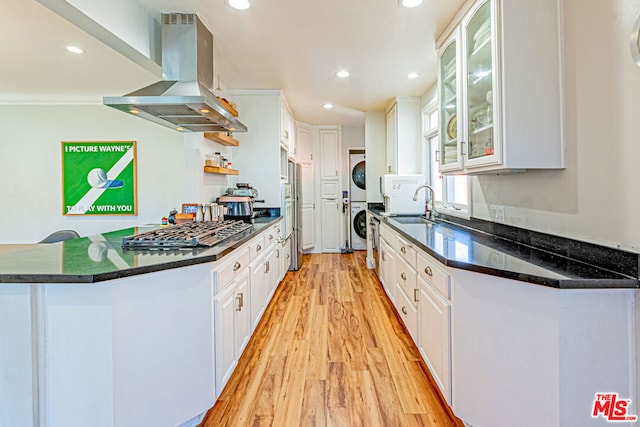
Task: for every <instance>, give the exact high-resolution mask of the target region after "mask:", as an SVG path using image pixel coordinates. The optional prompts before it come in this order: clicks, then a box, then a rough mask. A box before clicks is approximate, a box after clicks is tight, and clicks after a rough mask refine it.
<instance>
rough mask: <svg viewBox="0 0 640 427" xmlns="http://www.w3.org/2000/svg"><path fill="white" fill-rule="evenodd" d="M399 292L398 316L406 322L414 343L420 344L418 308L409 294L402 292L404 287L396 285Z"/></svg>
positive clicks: (397, 293) (397, 294) (397, 296)
mask: <svg viewBox="0 0 640 427" xmlns="http://www.w3.org/2000/svg"><path fill="white" fill-rule="evenodd" d="M396 286H397V287H398V290H397V292H396V298H397V300H396V301H397V304H396V307H397V308H398V314H400V317H401V318H402V321H403V322H404V326H405V327H406V328H407V330H408V331H409V335H411V338H413V342H415V343H416V344H417V343H418V307H417V305H416V303H415V302H414V301H412V300H411V299H410V298H409V297H408V296H407V294H405V293H404V291H403V290H402V285H400V284H399V283H398V284H397V285H396Z"/></svg>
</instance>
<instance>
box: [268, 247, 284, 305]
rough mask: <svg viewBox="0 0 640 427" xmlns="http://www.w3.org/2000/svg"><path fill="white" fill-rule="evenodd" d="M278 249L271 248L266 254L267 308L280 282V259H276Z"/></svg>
mask: <svg viewBox="0 0 640 427" xmlns="http://www.w3.org/2000/svg"><path fill="white" fill-rule="evenodd" d="M276 251H277V249H276V248H275V247H274V248H272V249H270V250H269V251H268V252H267V253H266V254H265V256H264V272H265V281H264V296H265V298H264V308H265V309H266V308H267V305H268V304H269V301H271V298H272V297H273V294H274V293H275V291H276V288H277V287H278V283H279V282H280V278H279V276H278V268H277V265H278V260H277V259H276Z"/></svg>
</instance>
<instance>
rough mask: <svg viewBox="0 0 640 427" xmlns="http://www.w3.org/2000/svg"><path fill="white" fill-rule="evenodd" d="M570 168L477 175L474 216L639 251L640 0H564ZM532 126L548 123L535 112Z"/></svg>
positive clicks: (567, 129)
mask: <svg viewBox="0 0 640 427" xmlns="http://www.w3.org/2000/svg"><path fill="white" fill-rule="evenodd" d="M563 12H564V39H565V45H564V63H565V96H566V113H567V114H566V150H567V157H566V158H567V168H566V170H562V171H528V172H526V173H523V174H516V175H502V176H480V177H477V178H473V179H472V200H473V216H475V217H478V218H482V219H489V206H490V205H492V204H495V205H504V206H505V217H506V218H505V220H506V221H505V222H506V223H508V224H510V225H514V226H518V227H523V228H527V229H532V230H537V231H542V232H547V233H552V234H557V235H562V236H567V237H573V238H577V239H581V240H587V241H591V242H594V243H600V244H604V245H608V246H613V247H616V246H617V247H621V248H624V249H629V250H632V251H636V252H637V251H640V227H639V226H638V224H637V222H638V221H637V212H639V211H640V197H638V189H637V185H638V183H639V182H640V168H639V167H638V159H640V143H639V142H638V110H639V108H640V68H638V67H637V66H636V65H635V64H634V62H633V60H632V58H631V55H630V53H629V37H630V33H631V29H632V27H633V24H634V22H635V21H636V20H637V19H638V16H639V15H640V3H639V2H638V1H636V0H610V1H601V0H564V9H563ZM531 125H532V126H544V123H538V122H536V120H535V117H532V118H531Z"/></svg>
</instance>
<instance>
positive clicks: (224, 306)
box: [213, 287, 237, 396]
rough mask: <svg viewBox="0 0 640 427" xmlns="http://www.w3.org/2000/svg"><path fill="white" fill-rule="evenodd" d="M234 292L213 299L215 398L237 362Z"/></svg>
mask: <svg viewBox="0 0 640 427" xmlns="http://www.w3.org/2000/svg"><path fill="white" fill-rule="evenodd" d="M235 291H236V289H235V287H229V288H227V289H225V290H224V291H223V292H221V293H220V294H219V295H216V296H215V297H214V299H213V313H214V318H213V321H214V325H213V327H214V331H215V332H214V335H215V337H214V339H215V365H216V369H215V372H216V396H219V395H220V393H221V392H222V389H223V388H224V385H225V384H226V383H227V380H228V379H229V377H230V376H231V373H232V372H233V369H234V368H235V367H236V362H237V360H236V357H235V348H234V336H235V328H234V319H235V312H236V299H235V297H236V292H235Z"/></svg>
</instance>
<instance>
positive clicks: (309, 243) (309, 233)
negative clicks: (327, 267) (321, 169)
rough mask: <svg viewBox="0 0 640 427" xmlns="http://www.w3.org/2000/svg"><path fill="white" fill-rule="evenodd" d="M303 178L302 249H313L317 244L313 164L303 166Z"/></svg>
mask: <svg viewBox="0 0 640 427" xmlns="http://www.w3.org/2000/svg"><path fill="white" fill-rule="evenodd" d="M301 170H302V179H301V191H300V194H301V197H302V203H301V209H300V210H301V217H302V224H301V226H302V249H305V250H306V249H311V248H313V247H314V245H315V229H316V225H315V223H316V222H315V210H316V205H315V203H314V184H315V183H314V180H313V165H309V166H303V167H302V168H301Z"/></svg>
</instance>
